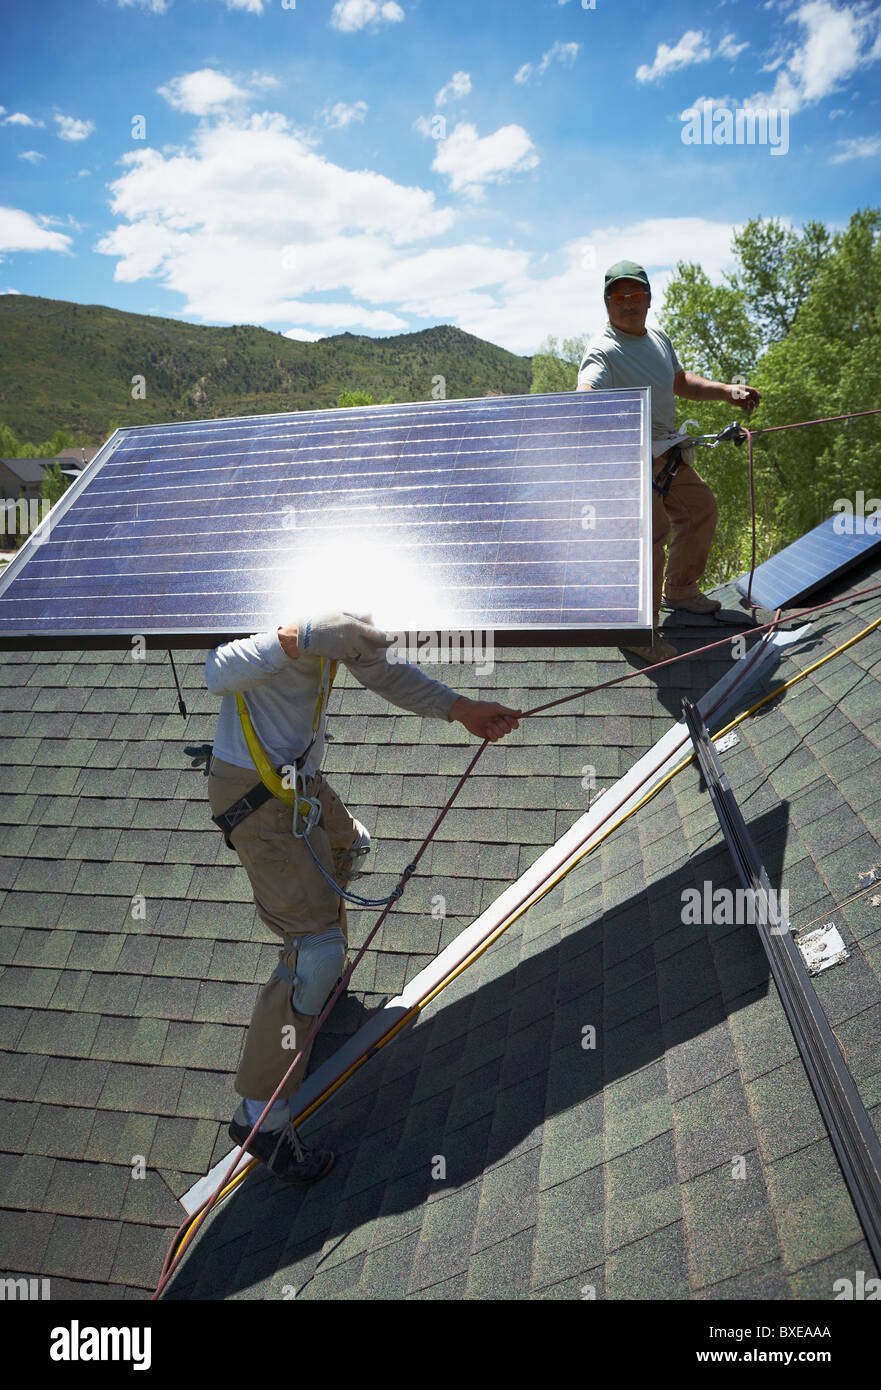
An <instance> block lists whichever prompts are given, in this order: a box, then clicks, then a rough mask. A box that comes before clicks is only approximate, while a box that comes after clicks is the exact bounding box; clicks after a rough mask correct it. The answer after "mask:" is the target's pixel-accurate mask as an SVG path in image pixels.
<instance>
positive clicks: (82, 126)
mask: <svg viewBox="0 0 881 1390" xmlns="http://www.w3.org/2000/svg"><path fill="white" fill-rule="evenodd" d="M55 120H56V121H57V122H58V138H59V140H85V139H86V137H87V136H89V135H91V133H92V131H93V130H94V129H95V123H94V121H79V120H77V119H76V117H75V116H56V117H55Z"/></svg>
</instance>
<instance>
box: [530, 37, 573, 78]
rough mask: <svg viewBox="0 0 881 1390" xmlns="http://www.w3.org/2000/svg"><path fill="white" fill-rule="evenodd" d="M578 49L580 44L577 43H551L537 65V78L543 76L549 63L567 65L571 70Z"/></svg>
mask: <svg viewBox="0 0 881 1390" xmlns="http://www.w3.org/2000/svg"><path fill="white" fill-rule="evenodd" d="M580 47H581V44H579V43H561V42H560V40H559V39H558V40H557V42H556V43H552V44H551V46H550V48H549V49H548V50H547V52H546V53H543V54H542V56H541V62H540V63H539V65H538V75H539V77H543V76H544V74H545V73H546V72H547V70H548V68H549V67H550V66H551V63H563V64H566V63H568V65H569V67H570V68H571V66H572V64H573V63H574V62H575V59H576V57H577V56H578V50H579V48H580Z"/></svg>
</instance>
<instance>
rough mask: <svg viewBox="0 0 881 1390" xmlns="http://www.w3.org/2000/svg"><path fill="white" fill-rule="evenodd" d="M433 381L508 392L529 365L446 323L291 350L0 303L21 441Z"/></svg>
mask: <svg viewBox="0 0 881 1390" xmlns="http://www.w3.org/2000/svg"><path fill="white" fill-rule="evenodd" d="M438 376H442V377H443V378H444V382H445V393H446V395H447V397H454V396H482V395H484V394H485V393H486V392H487V391H492V390H497V391H503V392H504V393H505V394H506V395H507V394H519V393H523V392H527V391H528V390H529V383H530V379H531V359H530V358H528V357H518V356H516V354H514V353H511V352H507V351H506V350H505V349H504V348H500V347H496V346H495V345H494V344H493V343H487V342H484V341H483V339H481V338H475V337H473V336H472V335H471V334H470V333H464V332H462V330H461V329H459V328H452V327H450V326H447V325H443V326H441V327H438V328H429V329H425V330H423V331H422V332H419V333H403V334H399V335H397V336H396V337H391V338H368V337H363V336H359V335H355V334H352V333H341V334H337V335H336V336H334V337H330V338H322V339H320V340H319V341H318V342H316V343H301V342H297V341H295V340H294V339H291V338H285V337H284V336H283V335H282V334H281V333H272V332H270V331H269V330H268V329H266V328H255V327H253V326H250V325H242V324H237V325H235V326H234V327H232V328H214V327H211V326H205V325H199V324H192V323H182V322H180V321H179V320H177V319H164V318H153V317H151V316H149V315H146V314H129V313H124V312H122V311H120V310H118V309H107V308H102V307H101V306H99V305H92V304H70V303H67V302H66V301H64V300H57V299H39V298H36V297H34V296H31V295H24V294H14V295H2V296H0V421H3V422H4V423H5V424H6V425H8V426H9V427H10V428H11V429H12V430H14V432H15V434H16V435H17V436H18V437H19V438H20V439H22V440H27V441H32V442H36V441H37V440H41V439H46V438H48V437H50V436H51V435H52V434H53V432H54V431H56V430H59V429H60V430H64V431H68V432H73V433H76V434H77V435H78V436H80V437H82V438H83V440H84V442H94V443H98V442H100V441H101V440H103V439H105V438H106V437H107V435H108V434H109V433H110V431H111V430H112V429H113V428H116V427H117V426H121V425H143V424H150V423H152V422H153V421H158V420H178V419H200V418H203V417H208V416H220V415H255V414H265V413H269V412H271V411H276V410H315V409H320V408H323V407H326V406H331V405H336V403H337V398H338V397H339V395H340V392H341V391H344V390H352V391H364V392H367V393H369V395H371V396H372V397H373V398H374V400H377V401H380V400H386V399H389V398H391V399H392V400H394V401H411V400H427V399H430V397H431V394H432V382H433V379H434V378H435V377H438ZM133 378H143V385H140V384H139V383H138V381H135V382H134V384H133V381H132V379H133ZM133 392H134V395H133Z"/></svg>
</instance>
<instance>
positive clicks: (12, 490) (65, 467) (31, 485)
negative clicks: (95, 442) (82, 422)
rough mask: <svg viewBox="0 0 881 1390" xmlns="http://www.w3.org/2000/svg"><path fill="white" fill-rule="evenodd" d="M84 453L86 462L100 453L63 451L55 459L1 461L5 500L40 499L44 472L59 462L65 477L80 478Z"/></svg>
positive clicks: (0, 479)
mask: <svg viewBox="0 0 881 1390" xmlns="http://www.w3.org/2000/svg"><path fill="white" fill-rule="evenodd" d="M83 452H85V453H86V455H87V459H86V461H87V462H88V459H89V456H94V454H96V453H97V452H98V451H97V449H92V450H85V451H83V450H81V449H62V451H61V453H60V454H57V455H55V456H54V457H53V458H45V459H0V492H2V494H3V497H4V499H6V498H12V499H13V500H15V499H17V498H19V497H24V498H30V497H39V496H40V493H41V483H42V481H43V470H44V469H46V468H53V467H54V465H55V464H56V462H57V463H58V464H60V466H61V471H62V473H63V474H64V476H65V477H66V478H70V479H71V480H73V479H74V478H77V477H79V475H80V473H81V472H82V471H83V468H84V467H85V465H84V463H83V462H82V454H83Z"/></svg>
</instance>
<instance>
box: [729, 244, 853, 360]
mask: <svg viewBox="0 0 881 1390" xmlns="http://www.w3.org/2000/svg"><path fill="white" fill-rule="evenodd" d="M831 249H832V238H831V237H830V234H829V231H828V230H827V228H826V227H824V226H823V224H822V222H807V223H805V226H804V228H803V229H802V231H801V233H800V234H799V233H798V232H796V231H794V230H793V229H792V228H790V227H784V226H783V225H782V224H781V223H780V222H779V221H778V220H777V219H776V218H774V217H772V218H768V219H767V220H763V219H762V218H759V217H754V218H752V220H751V221H749V222H747V224H746V226H745V227H744V228H743V231H741V232H738V233H737V234H736V235H735V237H734V250H735V252H736V254H737V256H738V259H739V261H740V273H739V275H738V276H737V277H736V280H735V284H736V285H737V287H738V288H740V289H741V290H742V291H743V294H744V295H745V297H746V302H747V303H748V304H749V307H750V313H751V315H752V317H753V320H754V322H755V324H756V326H757V327H758V329H759V332H760V333H761V335H762V340H763V343H764V344H765V345H767V344H768V343H772V342H777V341H778V340H779V339H780V338H783V337H785V335H786V334H787V333H788V332H789V330H790V328H791V327H792V325H793V323H794V322H795V317H796V314H797V313H798V311H799V309H800V308H801V306H802V304H803V303H804V301H805V299H806V298H807V296H808V293H809V291H810V288H811V285H812V283H813V280H814V276H815V275H816V274H817V271H818V270H819V268H820V266H821V265H822V263H823V261H824V260H825V258H826V257H827V256H828V255H829V253H830V251H831Z"/></svg>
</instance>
